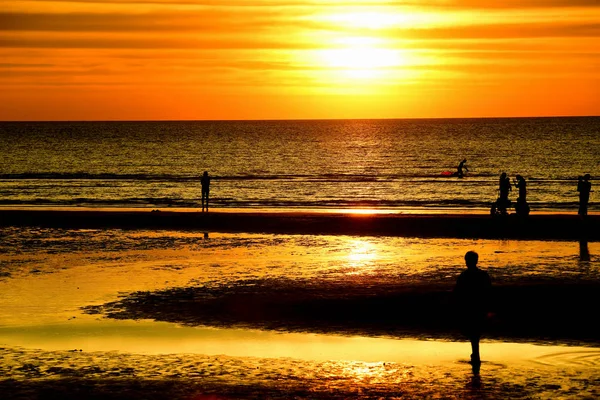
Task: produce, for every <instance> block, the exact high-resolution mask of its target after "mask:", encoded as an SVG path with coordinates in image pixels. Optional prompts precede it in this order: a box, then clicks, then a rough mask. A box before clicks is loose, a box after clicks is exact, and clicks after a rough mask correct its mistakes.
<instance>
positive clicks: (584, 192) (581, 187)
mask: <svg viewBox="0 0 600 400" xmlns="http://www.w3.org/2000/svg"><path fill="white" fill-rule="evenodd" d="M590 178H591V176H590V174H585V175H584V176H580V177H579V178H578V182H577V191H578V192H579V213H578V214H579V215H587V208H588V203H589V202H590V192H591V191H592V182H590Z"/></svg>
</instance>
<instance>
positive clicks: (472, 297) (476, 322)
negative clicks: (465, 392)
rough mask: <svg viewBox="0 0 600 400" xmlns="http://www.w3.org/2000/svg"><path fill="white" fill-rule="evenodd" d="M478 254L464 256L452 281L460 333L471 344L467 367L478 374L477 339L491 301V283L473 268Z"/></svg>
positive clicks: (481, 330) (485, 274) (471, 252)
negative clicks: (462, 265)
mask: <svg viewBox="0 0 600 400" xmlns="http://www.w3.org/2000/svg"><path fill="white" fill-rule="evenodd" d="M478 261H479V255H478V254H477V253H476V252H474V251H469V252H467V254H465V263H466V264H467V269H466V270H464V271H463V272H462V273H461V274H460V275H459V277H458V279H457V281H456V286H455V287H454V299H455V301H456V305H457V307H458V309H457V312H458V318H459V321H458V322H459V325H460V329H461V332H462V333H463V334H464V335H465V336H466V337H467V338H468V339H469V341H470V342H471V365H472V366H473V372H479V366H480V365H481V358H480V356H479V340H480V339H481V334H482V332H483V329H484V326H485V321H486V318H487V314H488V311H489V303H490V298H491V290H492V281H491V279H490V276H489V275H488V273H487V272H486V271H483V270H481V269H479V268H477V262H478Z"/></svg>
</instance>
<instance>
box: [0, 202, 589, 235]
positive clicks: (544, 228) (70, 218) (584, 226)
mask: <svg viewBox="0 0 600 400" xmlns="http://www.w3.org/2000/svg"><path fill="white" fill-rule="evenodd" d="M0 226H5V227H6V226H21V227H22V226H38V227H49V228H66V229H80V228H88V229H89V228H122V229H177V230H197V231H210V232H248V233H298V234H331V235H336V234H343V235H388V236H408V237H454V238H477V239H492V238H495V239H498V238H506V239H547V240H587V241H598V240H600V215H591V216H588V217H586V218H585V219H583V218H581V217H579V216H577V215H567V214H539V215H531V216H529V217H526V218H521V217H518V216H517V215H516V214H513V215H509V216H507V217H495V218H493V217H491V216H490V215H486V214H365V213H354V214H353V213H324V212H306V211H303V212H264V211H259V212H250V213H248V212H218V211H217V212H210V213H202V212H197V211H162V210H161V211H158V210H157V211H151V210H148V209H144V210H106V209H103V210H74V209H68V210H56V209H54V210H41V209H31V210H27V209H2V210H0Z"/></svg>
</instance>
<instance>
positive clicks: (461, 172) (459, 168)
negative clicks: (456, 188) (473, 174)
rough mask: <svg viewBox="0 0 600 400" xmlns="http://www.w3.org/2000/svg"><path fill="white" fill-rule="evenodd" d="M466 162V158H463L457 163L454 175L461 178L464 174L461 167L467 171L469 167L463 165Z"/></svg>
mask: <svg viewBox="0 0 600 400" xmlns="http://www.w3.org/2000/svg"><path fill="white" fill-rule="evenodd" d="M466 163H467V159H466V158H465V159H463V160H462V161H461V162H460V164H458V167H457V168H456V176H458V177H459V178H462V177H463V176H464V175H465V174H464V172H463V169H464V170H465V171H467V172H469V168H467V166H466V165H465V164H466Z"/></svg>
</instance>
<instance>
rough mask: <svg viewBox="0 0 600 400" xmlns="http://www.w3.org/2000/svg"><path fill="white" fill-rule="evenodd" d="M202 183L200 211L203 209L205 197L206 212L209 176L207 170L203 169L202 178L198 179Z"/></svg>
mask: <svg viewBox="0 0 600 400" xmlns="http://www.w3.org/2000/svg"><path fill="white" fill-rule="evenodd" d="M200 184H201V185H202V211H204V200H205V199H206V211H207V212H208V196H209V194H210V176H208V172H207V171H204V174H202V178H201V179H200Z"/></svg>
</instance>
